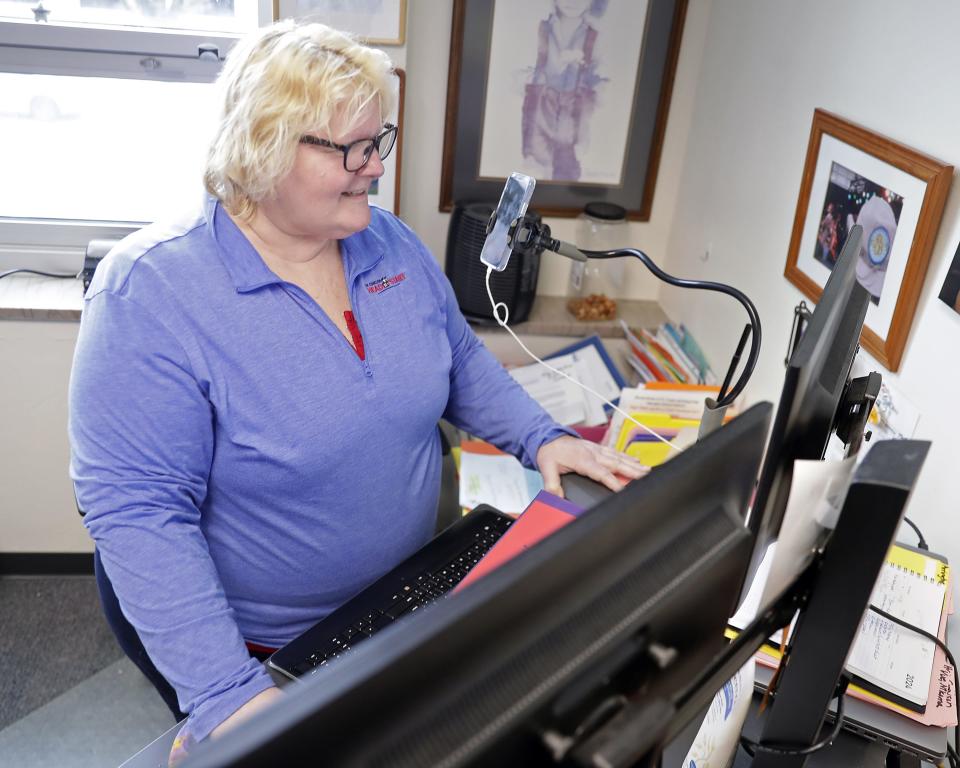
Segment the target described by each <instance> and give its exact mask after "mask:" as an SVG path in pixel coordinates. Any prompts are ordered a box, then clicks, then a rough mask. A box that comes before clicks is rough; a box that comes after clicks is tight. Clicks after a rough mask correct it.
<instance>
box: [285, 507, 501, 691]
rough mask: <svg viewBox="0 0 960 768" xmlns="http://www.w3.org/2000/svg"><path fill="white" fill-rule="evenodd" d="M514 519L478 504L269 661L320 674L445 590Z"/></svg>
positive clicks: (294, 672) (291, 672) (294, 674)
mask: <svg viewBox="0 0 960 768" xmlns="http://www.w3.org/2000/svg"><path fill="white" fill-rule="evenodd" d="M512 522H513V518H512V517H510V516H509V515H505V514H503V513H502V512H500V511H499V510H496V509H494V508H493V507H489V506H486V505H481V506H479V507H477V508H476V509H474V510H472V511H471V512H470V513H469V514H467V515H465V516H464V517H462V518H461V519H460V520H458V521H457V522H456V523H454V524H453V525H451V526H450V527H448V528H446V529H445V530H443V531H442V532H441V533H439V534H438V535H437V536H435V537H434V538H433V539H431V540H430V541H429V542H427V544H425V545H424V546H423V547H422V548H420V549H419V550H417V551H416V552H415V553H414V554H412V555H411V556H410V557H409V558H407V559H406V560H404V561H403V562H402V563H400V565H398V566H397V567H396V568H394V569H393V570H392V571H390V572H388V573H387V574H385V575H384V576H381V577H380V578H379V579H377V581H375V582H373V584H371V585H370V586H368V587H367V588H365V589H364V590H363V591H362V592H359V593H357V594H356V595H354V596H353V597H352V598H350V599H349V600H348V601H347V602H346V603H344V604H343V605H341V606H340V607H339V608H337V609H336V610H335V611H333V612H332V613H330V614H329V615H328V616H326V617H325V618H324V619H322V620H321V621H320V622H318V623H317V624H314V625H313V626H312V627H311V628H310V629H308V630H307V631H306V632H304V633H303V634H302V635H300V636H299V637H298V638H296V639H295V640H293V641H292V642H290V643H288V644H287V645H285V646H284V647H283V648H280V649H279V650H278V651H276V652H275V653H274V654H273V655H272V656H270V658H269V659H267V665H268V666H269V667H271V668H272V669H275V670H277V671H278V672H280V673H281V674H284V675H286V676H287V677H290V678H293V679H297V678H300V677H305V676H310V675H315V674H317V673H318V672H319V671H320V670H321V669H324V668H325V667H326V666H327V665H329V664H330V663H331V662H332V661H333V660H334V659H336V658H337V657H338V656H340V655H342V654H344V653H346V652H348V651H349V650H350V649H351V648H353V647H355V646H356V645H357V644H358V643H361V642H363V641H364V640H366V639H367V638H368V637H372V636H373V635H375V634H376V633H377V632H379V631H380V630H381V629H383V628H384V627H386V626H388V625H390V624H392V623H393V622H394V621H396V620H397V619H399V618H401V617H403V616H406V615H408V614H412V613H414V612H415V611H417V610H419V609H420V608H422V607H423V606H425V605H429V604H430V603H432V602H434V601H436V600H439V599H440V598H442V597H443V596H444V595H446V594H447V593H448V592H449V591H450V590H451V589H453V588H454V587H455V586H457V584H459V583H460V580H461V579H463V577H464V576H466V575H467V573H468V572H469V571H470V569H471V568H473V566H474V565H476V564H477V563H478V562H479V560H480V558H482V557H483V556H484V555H485V554H486V553H487V552H488V551H489V550H490V548H491V547H492V546H493V545H494V544H495V543H496V542H497V540H498V539H499V538H500V537H501V536H502V535H503V534H504V532H505V531H506V530H507V528H509V527H510V524H511V523H512Z"/></svg>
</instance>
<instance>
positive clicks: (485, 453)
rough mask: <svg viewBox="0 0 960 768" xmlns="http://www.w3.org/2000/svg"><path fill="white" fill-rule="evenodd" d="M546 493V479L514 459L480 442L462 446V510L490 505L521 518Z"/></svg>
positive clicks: (470, 442) (464, 443)
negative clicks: (544, 482)
mask: <svg viewBox="0 0 960 768" xmlns="http://www.w3.org/2000/svg"><path fill="white" fill-rule="evenodd" d="M542 490H543V477H542V476H541V475H540V473H539V472H535V471H534V470H532V469H527V468H526V467H524V466H523V464H521V463H520V462H519V461H518V460H517V459H516V458H515V457H513V456H511V455H510V454H507V453H504V452H503V451H500V450H498V449H496V448H494V447H493V446H492V445H490V444H488V443H484V442H482V441H480V440H464V441H463V442H462V443H461V444H460V506H461V507H464V508H466V509H473V508H474V507H475V506H477V505H478V504H490V505H491V506H494V507H496V508H497V509H499V510H500V511H501V512H505V513H506V514H508V515H519V514H520V513H521V512H523V510H524V509H526V508H527V505H528V504H530V502H531V501H532V500H533V498H534V497H535V496H536V495H537V494H538V493H539V492H540V491H542Z"/></svg>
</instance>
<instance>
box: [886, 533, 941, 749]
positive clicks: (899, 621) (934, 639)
mask: <svg viewBox="0 0 960 768" xmlns="http://www.w3.org/2000/svg"><path fill="white" fill-rule="evenodd" d="M921 538H922V537H921ZM869 609H870V610H871V611H873V612H874V613H875V614H877V615H878V616H881V617H883V618H884V619H886V620H887V621H892V622H893V623H894V624H898V625H900V626H901V627H903V628H905V629H909V630H910V631H911V632H916V633H917V634H918V635H920V636H921V637H925V638H926V639H927V640H930V641H932V642H934V643H936V644H937V647H938V648H939V649H940V650H942V651H943V653H944V655H946V657H947V661H949V662H950V666H951V667H953V697H954V701H956V698H957V692H958V691H960V676H958V674H957V662H956V661H954V660H953V654H952V653H950V649H949V648H947V644H946V643H945V642H943V640H941V639H940V638H939V637H937V636H936V635H933V634H931V633H930V632H927V631H925V630H923V629H920V628H919V627H915V626H913V625H912V624H907V622H905V621H904V620H903V619H899V618H897V617H896V616H894V615H892V614H890V613H887V612H886V611H884V610H883V609H881V608H877V606H875V605H870V606H869ZM950 749H951V748H950V746H949V745H948V748H947V754H948V755H949V753H950ZM952 749H953V757H952V758H951V759H950V764H951V765H956V762H955V761H957V760H958V755H960V727H957V728H954V729H953V747H952Z"/></svg>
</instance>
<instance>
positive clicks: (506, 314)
mask: <svg viewBox="0 0 960 768" xmlns="http://www.w3.org/2000/svg"><path fill="white" fill-rule="evenodd" d="M492 272H493V267H487V296H488V297H489V298H490V306H491V307H493V318H494V320H496V321H497V324H498V325H499V326H500V327H501V328H503V329H504V330H505V331H506V332H507V333H509V334H510V335H511V336H513V339H514V341H516V342H517V344H519V345H520V348H521V349H522V350H523V351H524V352H526V353H527V354H528V355H530V357H532V358H533V359H534V360H536V361H537V362H538V363H540V365H542V366H543V367H544V368H547V369H549V370H551V371H553V372H554V373H556V374H559V375H560V376H563V378H565V379H567V380H568V381H572V382H573V383H574V384H576V385H577V386H578V387H580V389H582V390H584V391H585V392H589V393H590V394H591V395H593V396H594V397H599V398H600V399H601V400H603V402H604V403H606V404H607V405H609V406H610V407H611V408H613V410H615V411H616V412H617V413H619V414H620V415H621V416H623V417H624V418H625V419H627V421H630V422H632V423H634V424H636V425H637V426H638V427H640V428H641V429H643V430H645V431H646V432H649V433H650V434H651V435H653V437H655V438H657V440H659V441H660V442H661V443H663V444H664V445H666V446H668V447H669V448H672V449H673V450H675V451H676V452H677V453H679V452H680V450H681V449H680V448H678V447H677V446H675V445H674V444H673V443H671V442H670V441H669V440H667V439H666V438H665V437H663V436H662V435H658V434H657V433H656V432H654V431H653V430H652V429H650V427H648V426H647V425H646V424H641V423H640V422H639V421H637V420H636V419H635V418H633V416H631V415H630V414H629V413H627V412H626V411H624V410H623V409H621V408H619V407H617V406H616V405H614V404H613V403H611V402H610V401H609V400H607V398H605V397H604V396H603V395H601V394H600V393H599V392H597V391H596V390H593V389H590V387H588V386H587V385H586V384H581V383H580V382H579V381H577V380H576V379H575V378H573V376H570V375H568V374H566V373H564V372H563V371H559V370H557V369H556V368H554V367H553V366H552V365H550V364H549V363H545V362H544V361H543V360H541V359H540V358H539V357H537V356H536V355H535V354H533V352H531V351H530V350H529V349H527V345H526V344H524V343H523V342H522V341H521V340H520V337H519V336H517V334H515V333H514V332H513V329H512V328H510V327H509V326H508V325H507V320H509V319H510V310H509V308H508V307H507V305H506V304H505V303H504V302H502V301H500V302H498V301H494V299H493V291H492V290H491V289H490V275H491V273H492ZM501 311H502V312H503V317H501V316H500V313H501Z"/></svg>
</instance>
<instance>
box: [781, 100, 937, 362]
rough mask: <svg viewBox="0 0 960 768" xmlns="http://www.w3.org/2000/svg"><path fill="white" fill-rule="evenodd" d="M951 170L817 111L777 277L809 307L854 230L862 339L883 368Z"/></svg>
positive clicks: (901, 338)
mask: <svg viewBox="0 0 960 768" xmlns="http://www.w3.org/2000/svg"><path fill="white" fill-rule="evenodd" d="M952 175H953V167H952V166H950V165H946V164H945V163H942V162H940V161H939V160H935V159H934V158H932V157H929V156H927V155H924V154H922V153H920V152H917V151H916V150H915V149H910V148H909V147H906V146H904V145H903V144H900V143H898V142H896V141H893V140H891V139H888V138H885V137H883V136H880V135H878V134H876V133H873V132H872V131H869V130H867V129H866V128H862V127H861V126H859V125H854V124H853V123H850V122H848V121H846V120H844V119H842V118H840V117H837V116H836V115H833V114H830V113H829V112H825V111H823V110H820V109H818V110H816V111H815V112H814V114H813V128H812V130H811V132H810V144H809V146H808V147H807V159H806V163H805V165H804V169H803V180H802V181H801V184H800V197H799V199H798V200H797V212H796V216H795V217H794V220H793V234H792V235H791V237H790V250H789V252H788V254H787V266H786V269H785V271H784V274H785V275H786V277H787V279H788V280H789V281H790V282H792V283H793V284H794V285H796V286H797V287H798V288H800V290H801V291H803V292H804V293H805V294H806V295H807V296H808V297H809V298H810V299H812V300H813V301H817V300H818V299H819V298H820V294H821V293H822V292H823V286H824V285H825V284H826V282H827V278H828V277H829V275H830V271H831V270H832V269H833V265H834V264H835V262H836V258H837V256H838V255H839V253H840V249H841V248H842V247H843V243H844V241H845V240H846V236H847V232H848V231H849V229H850V228H851V227H852V226H853V225H855V224H860V225H861V226H862V227H863V230H864V241H863V245H862V246H861V248H860V253H859V254H858V257H857V258H858V261H857V280H858V281H859V282H860V284H861V285H863V286H864V287H865V288H866V289H867V292H868V293H869V294H870V304H869V306H868V307H867V318H866V321H865V323H864V328H863V333H862V335H861V337H860V343H861V344H862V345H863V347H864V348H865V349H867V350H868V351H869V352H870V353H871V354H872V355H873V356H874V357H875V358H876V359H877V360H878V361H879V362H880V363H882V364H883V365H884V366H886V367H887V368H888V369H890V370H891V371H896V370H897V369H898V368H899V367H900V358H901V357H902V355H903V348H904V345H905V344H906V341H907V335H908V334H909V332H910V324H911V322H912V321H913V314H914V311H915V310H916V307H917V299H918V298H919V296H920V289H921V287H922V286H923V278H924V275H925V274H926V271H927V264H928V262H929V261H930V251H931V249H932V248H933V242H934V240H935V239H936V236H937V229H938V228H939V226H940V217H941V215H942V214H943V207H944V204H945V203H946V200H947V192H948V191H949V189H950V182H951V178H952Z"/></svg>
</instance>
